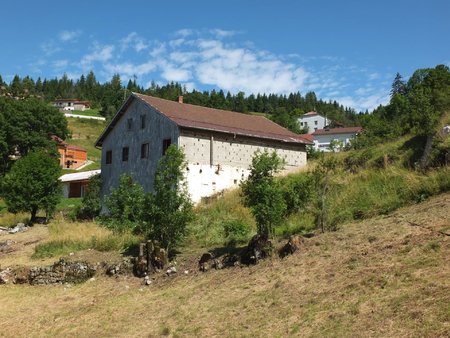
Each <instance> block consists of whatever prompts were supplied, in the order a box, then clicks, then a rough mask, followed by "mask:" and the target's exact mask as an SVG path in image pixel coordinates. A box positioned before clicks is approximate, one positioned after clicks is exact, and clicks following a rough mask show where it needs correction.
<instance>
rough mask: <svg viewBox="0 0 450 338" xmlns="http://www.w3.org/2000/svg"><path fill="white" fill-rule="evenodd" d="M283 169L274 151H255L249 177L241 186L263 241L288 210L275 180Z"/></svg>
mask: <svg viewBox="0 0 450 338" xmlns="http://www.w3.org/2000/svg"><path fill="white" fill-rule="evenodd" d="M282 166H283V162H282V160H281V159H280V158H279V157H278V156H277V154H276V153H275V152H272V153H271V154H269V153H268V152H267V151H265V152H263V153H261V152H256V153H255V156H254V157H253V159H252V165H251V167H250V175H249V177H248V179H247V180H246V181H244V182H242V183H241V188H242V198H243V202H244V205H245V206H247V207H249V208H250V210H251V211H252V214H253V216H254V217H255V220H256V224H257V234H258V235H259V237H260V238H261V239H262V240H263V241H264V240H268V239H269V237H271V236H272V235H273V227H274V226H275V225H277V224H278V223H279V222H281V220H282V218H283V215H284V213H285V211H286V204H285V202H284V199H283V192H282V190H281V187H280V184H279V182H278V181H276V180H275V178H274V177H273V176H274V174H275V173H277V172H278V171H279V170H280V169H281V168H282Z"/></svg>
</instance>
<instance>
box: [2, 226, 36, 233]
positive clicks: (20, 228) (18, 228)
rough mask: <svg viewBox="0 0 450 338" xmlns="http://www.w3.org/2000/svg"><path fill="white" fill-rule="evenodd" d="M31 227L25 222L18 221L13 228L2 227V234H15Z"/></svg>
mask: <svg viewBox="0 0 450 338" xmlns="http://www.w3.org/2000/svg"><path fill="white" fill-rule="evenodd" d="M29 228H30V227H29V226H27V225H26V224H25V223H17V225H16V226H15V227H13V228H5V227H0V234H15V233H18V232H22V231H27V230H28V229H29Z"/></svg>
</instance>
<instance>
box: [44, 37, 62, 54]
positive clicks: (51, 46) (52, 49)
mask: <svg viewBox="0 0 450 338" xmlns="http://www.w3.org/2000/svg"><path fill="white" fill-rule="evenodd" d="M41 49H42V51H43V52H44V54H45V55H46V56H51V55H53V54H55V53H57V52H60V51H61V50H62V48H61V47H60V46H58V45H56V44H55V42H54V41H53V40H50V41H47V42H44V43H42V44H41Z"/></svg>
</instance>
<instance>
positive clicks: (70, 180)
mask: <svg viewBox="0 0 450 338" xmlns="http://www.w3.org/2000/svg"><path fill="white" fill-rule="evenodd" d="M100 172H101V170H100V169H98V170H90V171H83V172H81V173H74V174H65V175H62V176H61V177H60V178H59V180H60V181H61V182H62V184H63V196H64V197H65V198H74V197H83V196H84V192H85V188H86V186H87V184H88V183H89V179H90V178H91V177H92V176H95V175H98V174H100Z"/></svg>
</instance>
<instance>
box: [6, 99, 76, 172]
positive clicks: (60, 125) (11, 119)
mask: <svg viewBox="0 0 450 338" xmlns="http://www.w3.org/2000/svg"><path fill="white" fill-rule="evenodd" d="M0 115H1V116H2V117H0V120H3V121H2V123H1V125H0V154H1V156H2V157H1V160H0V161H1V163H0V174H2V173H3V172H5V171H7V169H8V168H9V166H10V164H11V158H10V156H12V155H17V154H18V155H20V156H25V155H26V154H27V153H28V152H29V151H30V150H33V149H40V148H46V149H48V150H52V151H54V152H55V153H56V146H55V144H54V142H53V141H51V139H50V135H57V136H59V137H61V138H62V139H64V138H66V136H67V135H68V133H69V131H68V128H67V120H66V118H65V117H64V114H63V113H62V112H60V111H58V109H56V108H54V107H50V106H49V105H48V104H45V103H44V102H42V101H40V100H36V99H26V100H12V99H10V98H7V97H0ZM2 134H3V136H2ZM2 139H4V141H5V142H6V144H7V146H8V149H7V150H6V152H5V151H4V150H2V149H3V148H2V146H1V143H2Z"/></svg>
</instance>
